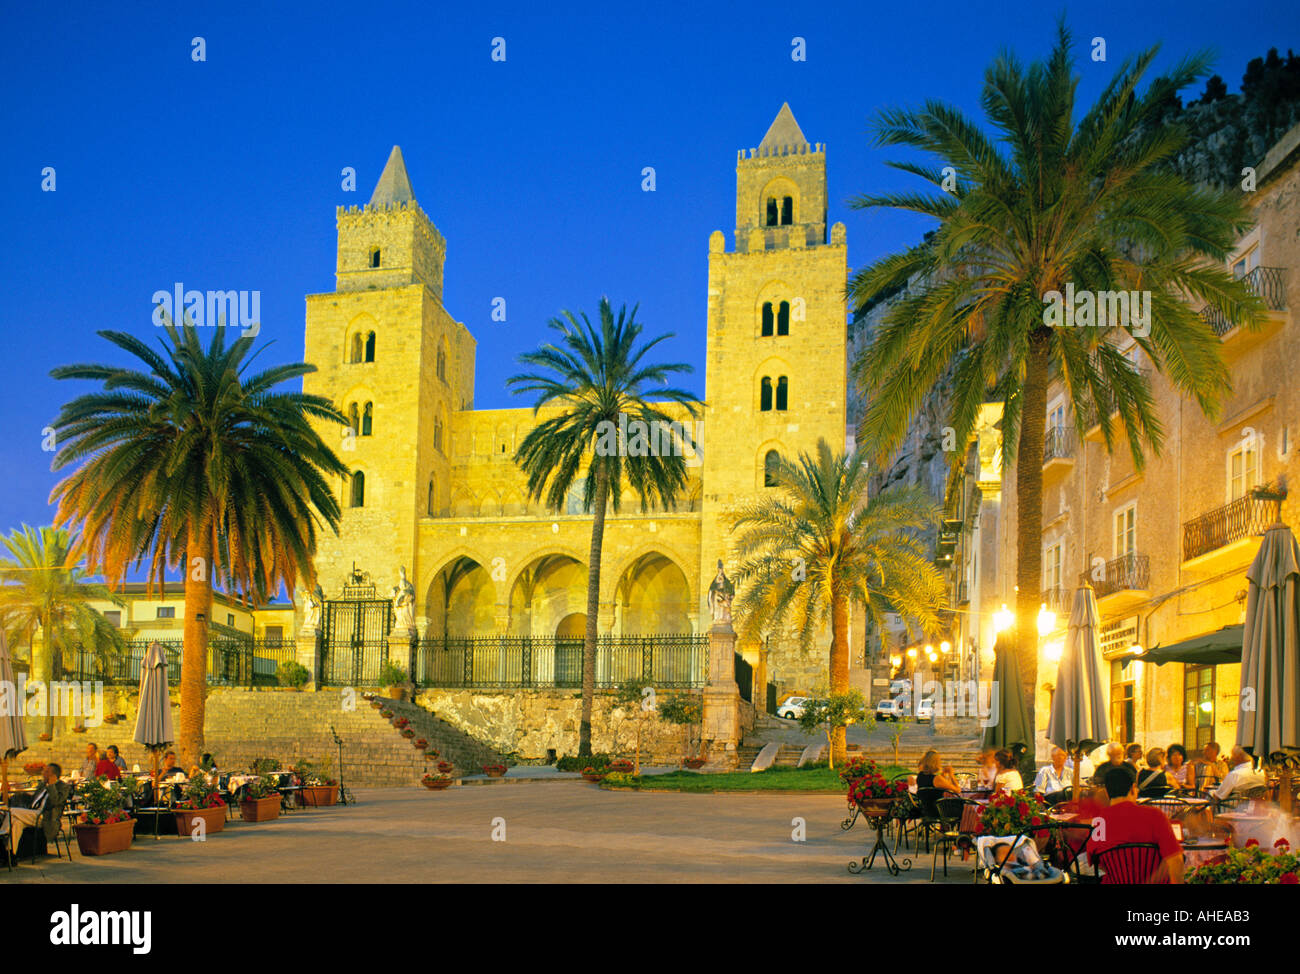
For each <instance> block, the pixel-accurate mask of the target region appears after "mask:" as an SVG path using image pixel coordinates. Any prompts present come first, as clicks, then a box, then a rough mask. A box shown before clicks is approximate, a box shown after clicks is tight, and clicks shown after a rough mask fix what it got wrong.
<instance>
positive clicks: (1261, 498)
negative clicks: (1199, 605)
mask: <svg viewBox="0 0 1300 974" xmlns="http://www.w3.org/2000/svg"><path fill="white" fill-rule="evenodd" d="M1285 498H1286V491H1285V490H1280V489H1277V488H1273V487H1256V488H1255V489H1254V490H1252V491H1251V492H1250V493H1249V494H1246V495H1245V496H1243V497H1238V498H1237V499H1236V500H1234V501H1230V502H1229V503H1227V504H1224V505H1223V506H1222V507H1216V508H1214V509H1213V510H1210V511H1206V512H1205V513H1204V514H1201V515H1200V516H1198V517H1194V518H1192V519H1191V520H1190V521H1186V522H1184V523H1183V567H1188V566H1189V565H1190V564H1191V563H1196V565H1197V566H1198V567H1204V568H1208V567H1210V565H1211V563H1212V562H1218V561H1234V560H1244V561H1245V562H1249V560H1250V559H1251V558H1253V557H1254V553H1255V550H1256V549H1257V548H1258V545H1259V539H1260V538H1261V537H1263V535H1264V532H1265V531H1267V530H1268V528H1269V526H1270V525H1272V524H1274V523H1275V522H1276V521H1278V520H1279V519H1280V518H1281V515H1282V501H1283V500H1285Z"/></svg>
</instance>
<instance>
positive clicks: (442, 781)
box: [420, 778, 452, 791]
mask: <svg viewBox="0 0 1300 974" xmlns="http://www.w3.org/2000/svg"><path fill="white" fill-rule="evenodd" d="M451 781H452V779H450V778H421V779H420V783H421V784H422V785H424V787H426V788H428V789H429V790H430V791H442V790H443V789H444V788H450V787H451Z"/></svg>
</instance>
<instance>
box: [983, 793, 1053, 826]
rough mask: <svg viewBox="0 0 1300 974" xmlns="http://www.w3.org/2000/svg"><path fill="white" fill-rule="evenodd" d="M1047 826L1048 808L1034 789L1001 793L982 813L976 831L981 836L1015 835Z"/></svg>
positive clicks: (991, 799) (993, 798)
mask: <svg viewBox="0 0 1300 974" xmlns="http://www.w3.org/2000/svg"><path fill="white" fill-rule="evenodd" d="M1037 825H1042V826H1043V827H1044V828H1046V825H1047V806H1046V805H1045V804H1043V800H1042V799H1041V798H1039V797H1038V795H1037V794H1035V793H1034V791H1033V789H1030V788H1026V789H1023V790H1021V791H1017V792H1014V793H1012V794H1007V793H1006V792H1003V791H1000V792H998V793H996V794H995V795H994V796H993V797H992V798H990V799H989V803H988V804H987V805H985V806H984V811H983V812H981V813H980V820H979V824H978V825H976V826H975V831H976V833H977V834H979V835H1015V834H1017V833H1018V832H1020V831H1021V830H1022V829H1024V828H1027V827H1030V826H1037Z"/></svg>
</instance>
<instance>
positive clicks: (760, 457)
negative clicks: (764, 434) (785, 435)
mask: <svg viewBox="0 0 1300 974" xmlns="http://www.w3.org/2000/svg"><path fill="white" fill-rule="evenodd" d="M773 450H775V451H776V453H777V455H779V456H780V457H781V458H782V459H783V460H794V459H796V457H795V456H794V455H793V454H792V453H790V451H789V450H788V449H787V447H786V445H785V444H784V443H782V442H781V441H780V440H767V441H765V442H763V443H760V444H759V446H758V449H757V450H756V451H755V452H754V490H755V491H757V492H758V493H759V494H761V493H762V492H763V491H764V490H765V489H768V488H767V487H766V474H767V455H768V453H769V452H771V451H773Z"/></svg>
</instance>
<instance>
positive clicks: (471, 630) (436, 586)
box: [424, 548, 499, 638]
mask: <svg viewBox="0 0 1300 974" xmlns="http://www.w3.org/2000/svg"><path fill="white" fill-rule="evenodd" d="M498 591H499V583H498V582H497V581H495V580H494V579H493V577H492V562H491V560H490V559H487V558H485V557H484V556H482V555H480V554H478V553H474V552H471V551H469V550H468V549H463V548H462V549H460V550H459V551H458V552H457V553H456V554H453V555H452V556H451V557H449V558H447V559H445V560H444V561H443V563H442V567H441V568H439V569H438V570H437V571H435V572H433V573H432V574H431V575H430V576H429V580H428V581H427V582H426V583H425V599H424V606H425V616H426V620H427V621H426V624H425V635H426V636H427V637H431V638H440V637H442V636H444V635H446V636H448V637H464V636H475V635H480V636H481V635H492V634H494V633H495V632H496V630H497V610H498V599H499V596H498Z"/></svg>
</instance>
